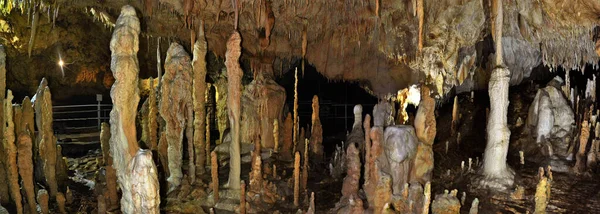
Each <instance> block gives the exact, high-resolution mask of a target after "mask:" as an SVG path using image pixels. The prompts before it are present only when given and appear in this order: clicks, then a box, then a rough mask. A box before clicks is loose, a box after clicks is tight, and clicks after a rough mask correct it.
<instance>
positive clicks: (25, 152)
mask: <svg viewBox="0 0 600 214" xmlns="http://www.w3.org/2000/svg"><path fill="white" fill-rule="evenodd" d="M32 149H33V144H32V140H31V137H30V136H29V132H21V133H20V134H19V138H18V141H17V150H18V155H19V158H17V161H18V162H17V164H18V166H19V175H20V176H21V181H22V188H23V190H24V191H25V196H26V197H25V198H26V199H27V204H28V205H29V213H35V212H36V202H35V186H34V180H33V153H32V151H33V150H32Z"/></svg>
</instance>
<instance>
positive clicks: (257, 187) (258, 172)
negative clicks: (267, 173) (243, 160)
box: [249, 140, 263, 192]
mask: <svg viewBox="0 0 600 214" xmlns="http://www.w3.org/2000/svg"><path fill="white" fill-rule="evenodd" d="M260 148H261V147H260V141H258V140H254V151H253V152H252V170H251V171H250V176H249V178H250V183H249V184H250V188H249V189H250V191H252V192H261V189H262V182H263V175H262V174H263V173H262V160H261V154H260Z"/></svg>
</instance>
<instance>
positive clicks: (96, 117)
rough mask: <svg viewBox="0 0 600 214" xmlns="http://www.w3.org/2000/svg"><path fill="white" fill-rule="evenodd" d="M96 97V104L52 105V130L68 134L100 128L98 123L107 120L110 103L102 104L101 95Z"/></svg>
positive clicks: (110, 107)
mask: <svg viewBox="0 0 600 214" xmlns="http://www.w3.org/2000/svg"><path fill="white" fill-rule="evenodd" d="M96 98H97V99H96V100H97V101H98V103H96V104H84V105H62V106H53V107H52V110H53V117H54V121H53V122H54V131H55V132H57V133H58V134H70V133H81V132H90V131H98V130H100V124H101V123H102V122H108V120H109V114H110V110H111V109H112V104H102V103H101V102H102V96H101V95H100V96H97V97H96Z"/></svg>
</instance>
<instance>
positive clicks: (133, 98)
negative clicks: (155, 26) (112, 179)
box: [110, 5, 160, 214]
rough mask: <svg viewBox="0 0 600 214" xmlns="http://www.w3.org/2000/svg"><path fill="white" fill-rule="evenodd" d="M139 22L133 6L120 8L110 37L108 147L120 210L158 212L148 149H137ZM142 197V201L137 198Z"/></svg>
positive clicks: (156, 188) (158, 200) (157, 196)
mask: <svg viewBox="0 0 600 214" xmlns="http://www.w3.org/2000/svg"><path fill="white" fill-rule="evenodd" d="M139 34H140V22H139V20H138V18H137V15H136V13H135V8H133V7H131V6H129V5H126V6H123V8H121V15H120V16H119V18H118V19H117V22H116V24H115V29H114V32H113V35H112V38H111V40H110V50H111V52H112V55H111V65H110V68H111V70H112V72H113V76H114V77H115V82H114V84H113V86H112V89H111V91H110V96H111V98H112V102H113V109H112V111H111V112H110V124H111V126H110V128H111V137H110V148H111V154H112V157H113V161H114V163H113V166H114V167H115V169H116V171H117V177H118V181H119V186H120V187H121V192H122V198H121V211H122V212H123V213H127V214H128V213H159V204H160V196H159V187H158V179H156V176H157V171H156V166H155V165H154V162H153V161H152V155H151V153H150V152H149V151H146V150H140V148H139V146H138V144H137V138H136V131H135V116H136V110H137V106H138V103H139V100H140V97H139V88H138V87H137V85H138V73H139V67H138V59H137V56H136V54H137V52H138V45H139V39H138V35H139ZM140 199H143V201H140Z"/></svg>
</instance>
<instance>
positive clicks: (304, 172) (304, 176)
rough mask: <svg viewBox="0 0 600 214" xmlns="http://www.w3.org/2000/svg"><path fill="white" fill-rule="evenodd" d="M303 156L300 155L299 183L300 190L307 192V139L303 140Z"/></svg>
mask: <svg viewBox="0 0 600 214" xmlns="http://www.w3.org/2000/svg"><path fill="white" fill-rule="evenodd" d="M303 155H304V157H302V159H303V161H302V183H301V184H300V186H301V188H302V192H305V193H306V192H307V191H306V189H307V188H308V139H305V140H304V153H303Z"/></svg>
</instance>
